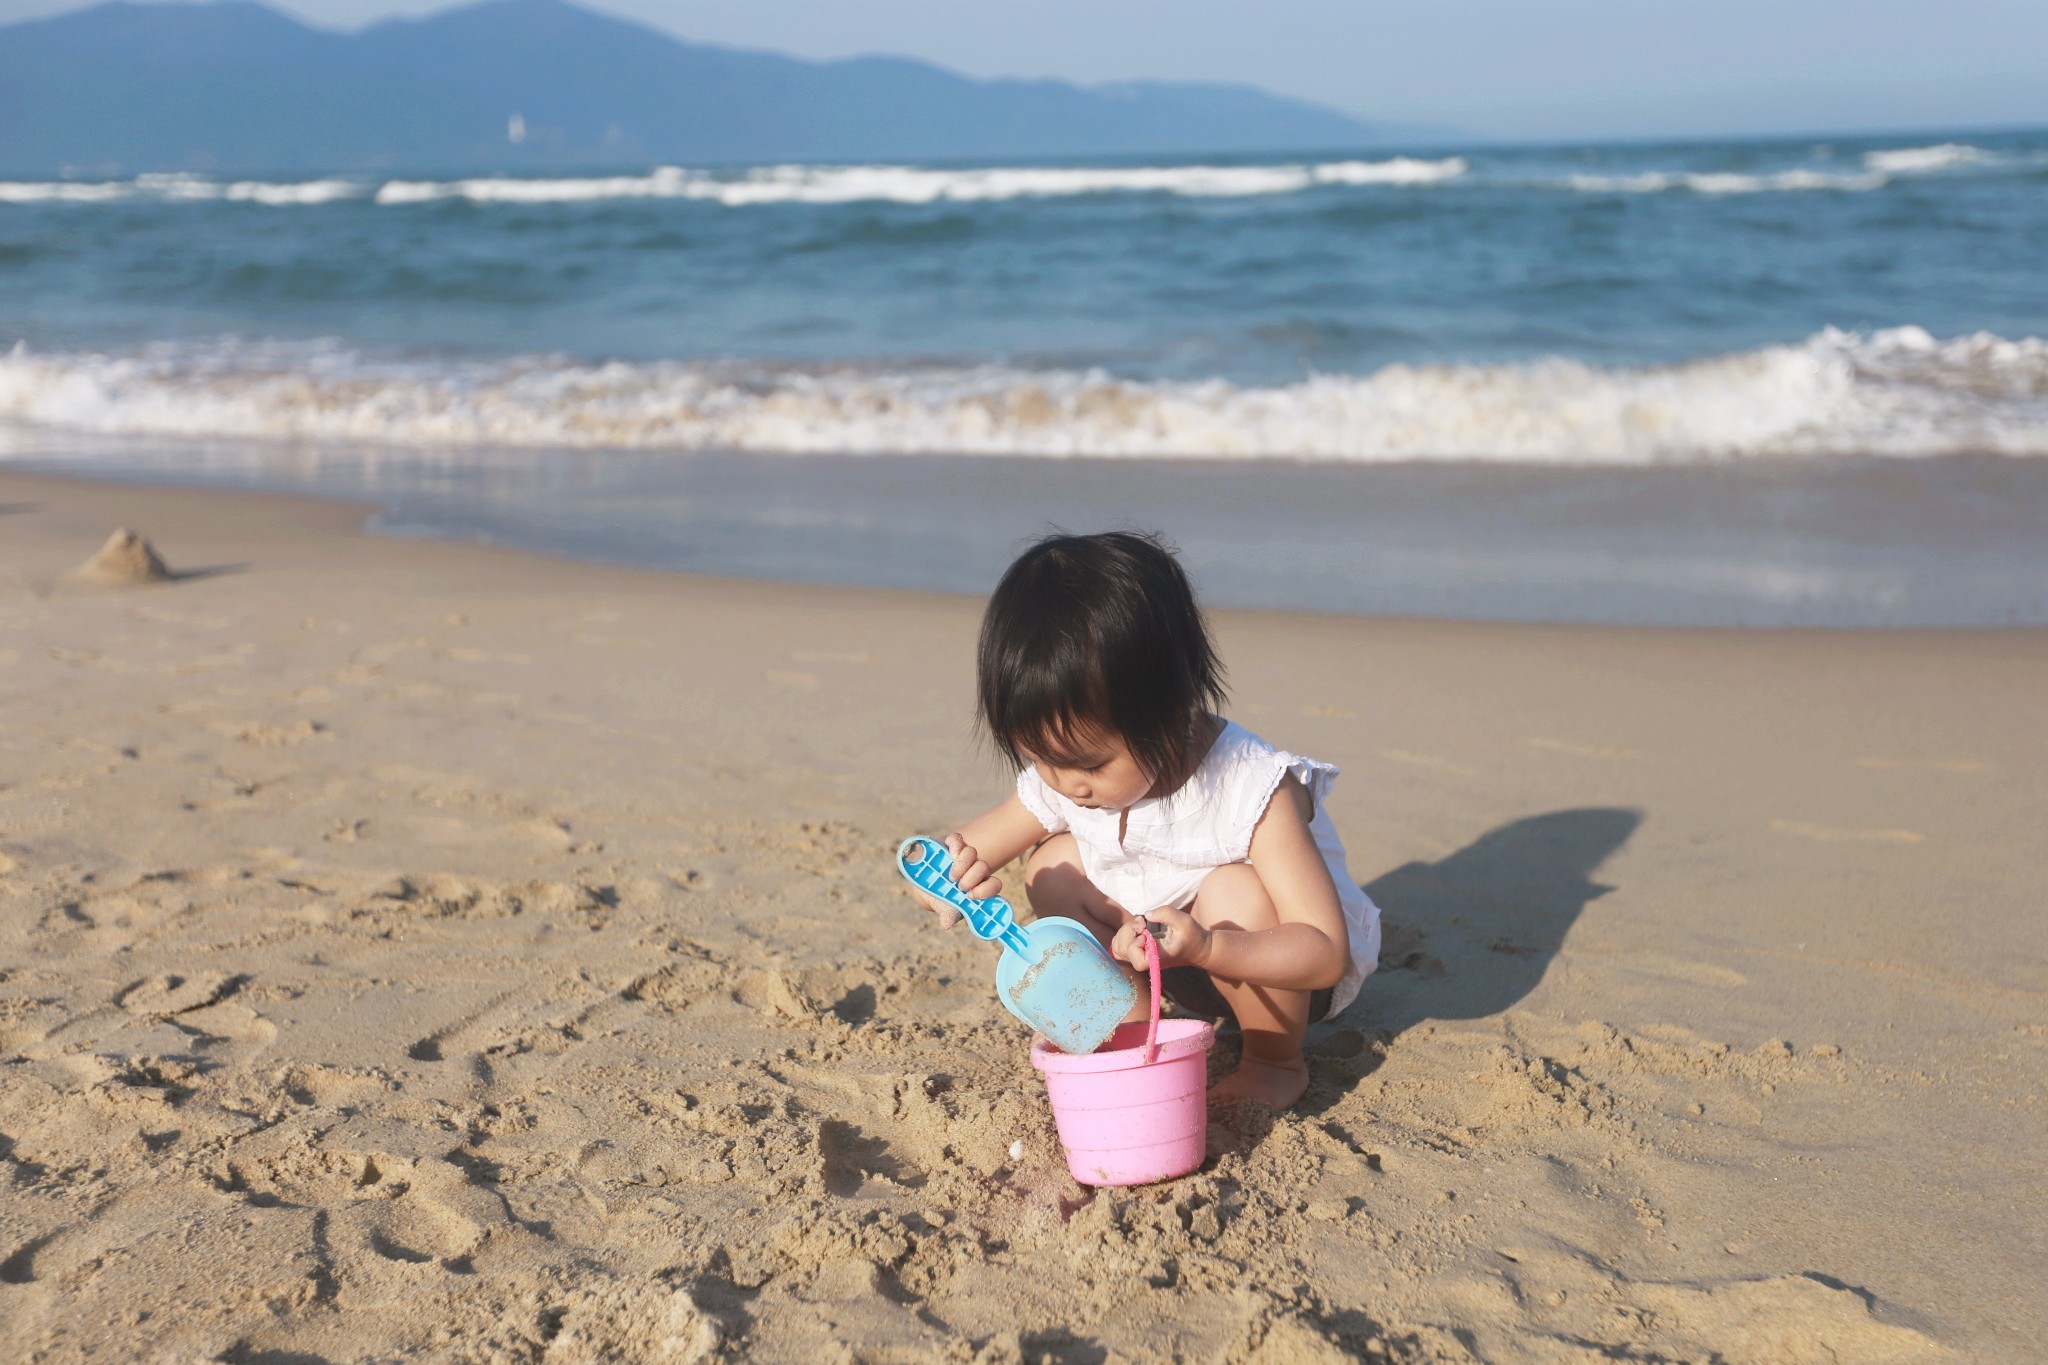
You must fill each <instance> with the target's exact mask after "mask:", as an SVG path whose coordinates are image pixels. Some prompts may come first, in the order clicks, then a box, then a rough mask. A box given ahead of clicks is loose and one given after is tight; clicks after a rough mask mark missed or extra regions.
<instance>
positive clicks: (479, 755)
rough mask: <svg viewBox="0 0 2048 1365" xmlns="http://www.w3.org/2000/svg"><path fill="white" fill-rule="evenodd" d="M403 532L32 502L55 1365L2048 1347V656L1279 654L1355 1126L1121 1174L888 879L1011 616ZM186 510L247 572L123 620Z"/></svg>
mask: <svg viewBox="0 0 2048 1365" xmlns="http://www.w3.org/2000/svg"><path fill="white" fill-rule="evenodd" d="M360 522H361V516H360V505H359V504H356V505H350V504H337V503H335V502H331V501H326V500H313V499H307V498H301V497H289V496H283V495H277V494H270V493H227V492H221V491H206V490H190V489H171V488H163V487H156V486H151V485H146V484H135V483H100V482H93V481H87V480H81V479H73V478H63V477H57V476H45V475H40V474H37V475H25V474H22V473H19V472H17V471H16V470H13V469H6V468H0V712H4V714H6V715H7V717H8V720H9V723H8V724H7V725H6V726H4V727H0V945H4V947H0V959H4V961H5V962H6V963H7V964H8V966H7V969H6V970H5V972H4V973H0V1060H4V1063H5V1064H4V1065H0V1134H4V1135H5V1137H6V1140H7V1146H6V1148H5V1152H6V1155H7V1156H8V1158H9V1159H10V1160H11V1161H12V1162H13V1163H14V1169H15V1171H16V1172H17V1184H16V1190H17V1194H16V1197H15V1198H14V1199H13V1200H11V1201H9V1203H8V1204H7V1205H6V1206H5V1207H4V1208H0V1265H5V1266H6V1267H7V1268H8V1273H7V1274H6V1275H5V1276H0V1319H4V1320H6V1321H8V1322H9V1323H10V1325H11V1333H10V1336H11V1339H12V1340H14V1341H16V1342H18V1343H20V1345H19V1346H18V1347H17V1348H16V1349H18V1350H19V1352H20V1356H21V1358H29V1357H31V1356H32V1355H34V1354H36V1353H41V1354H42V1356H43V1357H44V1358H71V1357H74V1356H80V1355H84V1354H86V1353H88V1352H97V1353H99V1354H103V1355H132V1354H138V1353H143V1352H146V1351H159V1352H172V1353H180V1354H185V1355H189V1356H191V1357H193V1358H198V1359H211V1358H215V1357H223V1356H224V1357H229V1358H246V1357H249V1356H253V1355H258V1354H261V1353H264V1352H269V1351H282V1352H310V1353H314V1354H319V1355H323V1356H327V1357H329V1358H354V1357H356V1356H359V1355H363V1354H369V1353H377V1354H383V1355H391V1354H400V1353H406V1352H411V1353H417V1354H429V1355H439V1356H447V1357H461V1358H468V1359H476V1360H492V1361H498V1360H503V1361H515V1360H535V1359H541V1358H547V1359H551V1360H558V1359H568V1360H577V1359H598V1358H604V1357H606V1356H610V1357H613V1358H617V1357H621V1356H624V1357H633V1356H644V1355H647V1354H649V1353H650V1352H652V1351H654V1350H656V1349H657V1348H659V1346H660V1344H661V1343H662V1342H665V1341H682V1342H686V1343H689V1342H694V1343H699V1344H701V1345H703V1346H704V1351H705V1354H707V1355H708V1354H710V1353H711V1351H712V1350H713V1349H714V1348H715V1349H717V1350H723V1351H725V1352H727V1353H728V1354H732V1355H736V1356H745V1357H746V1358H751V1359H757V1360H763V1361H782V1360H789V1361H807V1362H808V1361H816V1360H819V1359H823V1358H830V1353H831V1352H833V1351H835V1350H838V1349H839V1348H840V1347H842V1346H844V1347H851V1348H853V1349H855V1350H856V1351H858V1352H860V1353H862V1354H863V1355H865V1356H879V1357H886V1358H895V1359H934V1360H940V1359H953V1358H958V1359H962V1360H971V1359H974V1358H976V1354H977V1353H983V1354H984V1355H985V1357H986V1358H987V1359H989V1360H998V1359H1010V1358H1028V1357H1029V1356H1030V1355H1031V1354H1032V1353H1034V1352H1039V1353H1050V1354H1051V1355H1052V1356H1053V1357H1054V1358H1057V1359H1068V1358H1072V1359H1123V1360H1130V1361H1138V1360H1144V1359H1149V1358H1156V1357H1157V1355H1158V1354H1160V1352H1161V1351H1162V1349H1165V1348H1166V1347H1170V1348H1171V1349H1172V1350H1175V1351H1177V1352H1179V1353H1180V1354H1181V1355H1182V1356H1183V1357H1184V1358H1187V1359H1189V1360H1225V1359H1229V1360H1244V1361H1260V1360H1263V1361H1267V1362H1269V1363H1270V1365H1278V1362H1280V1361H1283V1360H1285V1361H1292V1360H1308V1361H1321V1360H1336V1359H1344V1358H1358V1357H1361V1356H1363V1357H1366V1358H1375V1359H1396V1360H1403V1361H1407V1360H1443V1361H1456V1360H1471V1359H1485V1360H1489V1361H1493V1360H1540V1359H1548V1358H1552V1354H1551V1353H1554V1352H1555V1351H1557V1350H1560V1349H1566V1348H1567V1347H1569V1348H1570V1349H1575V1350H1581V1351H1586V1352H1603V1351H1605V1352H1610V1353H1611V1352H1614V1351H1618V1350H1621V1349H1623V1348H1627V1349H1631V1350H1636V1351H1639V1352H1643V1353H1649V1352H1656V1353H1660V1354H1662V1355H1664V1356H1667V1357H1672V1358H1702V1357H1706V1356H1709V1355H1713V1354H1717V1353H1718V1354H1719V1355H1720V1356H1722V1357H1723V1358H1725V1359H1728V1360H1731V1361H1765V1360H1786V1359H1824V1358H1828V1355H1829V1353H1833V1355H1835V1356H1836V1357H1839V1358H1844V1359H1858V1360H1867V1361H1896V1362H1919V1361H1929V1362H1932V1361H1938V1360H1945V1359H1955V1358H1977V1359H1990V1358H2009V1359H2017V1358H2023V1357H2024V1356H2025V1355H2026V1353H2027V1352H2028V1350H2030V1349H2031V1346H2032V1343H2034V1342H2037V1341H2038V1340H2040V1339H2041V1337H2042V1335H2043V1333H2044V1331H2048V1319H2044V1317H2043V1312H2042V1308H2041V1306H2040V1304H2039V1302H2038V1297H2037V1296H2036V1295H2035V1294H2034V1293H2033V1291H2032V1281H2033V1279H2034V1277H2035V1276H2034V1267H2036V1266H2038V1265H2039V1264H2040V1263H2041V1259H2042V1257H2043V1255H2044V1254H2048V1244H2044V1241H2043V1234H2042V1232H2041V1230H2040V1229H2039V1228H2038V1227H2037V1226H2035V1224H2036V1223H2037V1222H2038V1220H2036V1219H2032V1218H2031V1217H2030V1216H2029V1214H2030V1212H2031V1210H2033V1209H2035V1208H2038V1207H2040V1206H2041V1203H2042V1201H2043V1200H2044V1199H2048V1187H2044V1186H2043V1183H2042V1181H2043V1177H2042V1171H2043V1170H2044V1169H2048V1151H2044V1149H2043V1140H2042V1137H2041V1133H2042V1131H2043V1125H2042V1123H2041V1118H2042V1114H2043V1110H2044V1106H2048V1034H2044V1033H2043V1031H2042V1029H2041V1025H2040V1020H2041V1019H2042V1017H2043V1007H2044V1003H2048V927H2044V925H2043V924H2042V923H2041V922H2040V917H2039V916H2038V915H2030V914H2028V913H2026V912H2027V909H2028V907H2030V906H2031V905H2032V904H2034V903H2035V901H2037V900H2038V893H2039V868H2040V867H2041V866H2042V864H2043V860H2044V856H2048V844H2044V837H2048V836H2044V834H2043V830H2044V829H2048V812H2044V811H2043V809H2042V793H2043V792H2044V791H2048V736H2044V735H2043V733H2042V731H2041V727H2040V725H2039V718H2040V711H2041V703H2040V700H2039V699H2040V697H2042V696H2043V695H2048V630H2043V629H2040V628H2034V627H2016V628H2012V627H2008V628H1987V629H1956V630H1855V631H1838V630H1827V629H1783V630H1719V629H1713V630H1706V629H1691V628H1688V629H1664V628H1654V627H1608V626H1575V625H1526V624H1514V623H1505V624H1489V623H1472V622H1459V621H1433V620H1404V619H1387V618H1372V617H1359V616H1339V615H1314V614H1308V613H1299V612H1294V613H1290V612H1279V611H1247V610H1239V609H1235V608H1229V607H1225V608H1222V609H1219V610H1217V611H1216V612H1215V613H1214V614H1215V617H1216V623H1217V630H1218V634H1219V640H1220V644H1221V646H1222V649H1223V652H1224V655H1225V659H1226V662H1227V663H1228V665H1229V666H1230V670H1231V679H1232V684H1233V706H1232V714H1233V715H1234V716H1235V717H1236V718H1238V719H1241V720H1243V721H1244V722H1245V723H1246V724H1247V725H1249V726H1250V727H1251V728H1253V729H1254V730H1257V731H1258V732H1260V733H1261V734H1263V735H1265V736H1266V737H1267V738H1269V739H1271V740H1273V741H1274V742H1275V743H1278V744H1281V745H1283V746H1284V747H1288V748H1292V749H1296V750H1298V751H1300V752H1305V753H1309V754H1313V755H1315V756H1316V757H1318V758H1324V759H1329V760H1331V761H1334V762H1336V763H1338V764H1339V765H1340V766H1341V767H1342V768H1343V769H1344V777H1343V778H1342V779H1341V780H1340V781H1339V783H1338V786H1337V789H1336V792H1335V794H1334V795H1333V798H1332V803H1331V809H1332V813H1333V816H1334V817H1335V818H1336V820H1337V823H1338V826H1339V828H1340V830H1341V831H1342V833H1343V835H1344V837H1345V840H1346V846H1347V849H1348V851H1349V854H1350V861H1351V871H1352V873H1353V875H1354V876H1356V877H1357V878H1358V879H1359V880H1360V881H1361V883H1363V884H1365V885H1367V886H1368V887H1370V888H1371V890H1372V894H1373V895H1374V898H1375V900H1376V901H1378V902H1379V903H1380V905H1381V906H1382V908H1383V910H1384V911H1385V913H1386V917H1387V924H1388V942H1387V950H1386V953H1385V954H1384V955H1383V958H1382V967H1381V971H1380V972H1379V973H1378V974H1376V975H1375V976H1373V977H1372V978H1370V979H1368V981H1367V983H1366V987H1365V992H1364V994H1363V995H1362V996H1361V998H1360V1002H1359V1003H1358V1005H1356V1006H1354V1007H1353V1009H1352V1010H1351V1011H1348V1012H1347V1013H1346V1014H1345V1015H1342V1016H1339V1017H1338V1018H1337V1019H1335V1020H1333V1021H1331V1022H1330V1023H1329V1024H1327V1025H1324V1026H1319V1028H1318V1029H1317V1030H1316V1031H1315V1032H1314V1033H1313V1034H1312V1037H1311V1046H1310V1060H1311V1068H1312V1072H1313V1084H1312V1088H1311V1091H1310V1093H1309V1095H1308V1097H1307V1098H1306V1099H1305V1100H1304V1102H1303V1103H1302V1104H1301V1105H1299V1106H1297V1107H1296V1108H1295V1109H1294V1110H1291V1111H1289V1112H1288V1113H1285V1114H1282V1115H1269V1114H1265V1113H1263V1112H1259V1113H1220V1112H1219V1113H1217V1114H1214V1115H1212V1118H1211V1139H1212V1160H1211V1162H1210V1164H1209V1165H1208V1166H1206V1167H1205V1169H1204V1170H1203V1172H1202V1173H1200V1174H1198V1175H1197V1176H1195V1177H1191V1178H1189V1179H1188V1180H1185V1181H1181V1182H1175V1183H1174V1184H1172V1185H1168V1186H1161V1187H1156V1188H1151V1189H1144V1190H1134V1191H1121V1192H1118V1191H1102V1192H1097V1193H1094V1194H1092V1195H1091V1194H1089V1193H1087V1192H1085V1191H1082V1190H1080V1189H1079V1187H1076V1186H1074V1185H1073V1184H1072V1183H1071V1181H1070V1180H1068V1178H1067V1177H1066V1175H1065V1173H1064V1169H1063V1167H1062V1165H1061V1163H1060V1158H1059V1152H1058V1148H1057V1144H1056V1141H1055V1139H1054V1137H1053V1133H1052V1129H1051V1123H1050V1119H1049V1115H1048V1112H1047V1110H1046V1108H1045V1105H1044V1102H1043V1096H1042V1090H1041V1088H1040V1086H1039V1082H1038V1080H1037V1077H1036V1076H1035V1074H1034V1073H1032V1072H1031V1071H1030V1070H1029V1067H1028V1064H1026V1063H1025V1062H1024V1061H1023V1051H1024V1048H1023V1041H1024V1040H1023V1039H1022V1038H1021V1037H1020V1036H1019V1035H1018V1032H1017V1030H1016V1029H1015V1028H1014V1027H1013V1026H1012V1025H1011V1024H1010V1023H1009V1022H1008V1021H1007V1019H1006V1017H1005V1016H1004V1015H1003V1014H1002V1012H1001V1010H1000V1007H999V1006H997V1005H996V1004H995V1002H994V1000H993V998H992V996H991V994H990V992H989V991H988V989H987V986H986V975H987V972H988V967H989V964H988V961H987V957H986V953H985V950H983V949H982V947H981V945H978V944H975V943H973V942H972V941H971V940H968V939H967V938H966V937H965V936H964V935H960V934H955V935H950V936H949V935H943V934H940V933H938V932H936V931H935V930H933V929H931V928H930V926H929V925H928V924H926V923H924V922H923V920H922V918H921V917H920V916H918V915H917V914H916V913H915V912H914V911H913V910H911V909H910V908H909V906H908V903H907V900H906V898H905V897H904V896H903V894H902V892H901V891H900V889H899V888H898V887H896V885H895V884H894V882H893V873H891V871H890V870H889V868H888V866H887V857H886V855H887V850H888V849H889V848H890V847H893V845H894V842H895V840H896V838H898V837H900V836H901V834H903V833H905V832H908V831H911V830H919V829H934V828H940V827H942V826H943V825H944V824H945V822H948V821H957V820H958V819H960V818H961V817H962V814H963V813H964V812H970V811H972V810H975V809H979V808H980V807H981V806H982V805H985V804H986V803H987V801H988V800H989V799H991V793H993V792H995V791H997V790H999V789H1000V785H1001V782H1002V780H1003V779H1002V775H1001V774H1000V773H998V772H996V771H995V770H994V769H993V768H992V767H991V766H990V765H989V764H988V763H987V762H986V761H985V760H984V759H983V758H981V757H980V756H979V755H978V754H977V753H976V752H975V750H974V749H973V747H972V744H971V740H970V736H969V734H968V731H967V725H966V722H967V719H968V709H969V705H970V699H971V676H970V675H971V668H972V652H971V641H972V638H973V632H974V626H975V621H976V618H977V616H978V611H979V605H978V602H977V601H975V600H974V599H973V598H971V597H967V596H955V595H950V594H944V593H938V592H903V591H884V590H878V589H872V588H854V587H818V586H811V585H803V584H787V583H774V582H764V581H758V580H745V579H735V578H722V577H712V576H702V575H689V574H679V573H668V572H653V571H643V570H635V569H621V568H614V567H608V566H603V565H593V564H588V563H583V562H577V561H570V560H559V559H554V558H549V557H547V556H545V555H542V554H537V553H531V552H526V551H519V550H512V551H510V552H507V551H506V550H505V549H503V548H500V547H491V546H476V545H469V544H463V543H458V542H446V541H432V540H426V539H416V538H409V537H383V536H373V535H370V534H366V533H364V532H363V531H362V530H361V529H360ZM123 523H125V524H128V525H131V526H133V527H134V528H135V529H137V530H139V531H142V532H143V533H144V534H146V535H148V536H150V537H151V538H152V539H153V540H154V542H155V544H156V546H157V548H158V549H159V550H160V551H161V552H162V553H163V554H164V556H165V558H166V559H168V560H169V561H170V564H171V567H172V568H173V569H179V570H211V571H213V572H211V573H209V574H208V575H207V576H203V577H194V578H190V579H186V580H184V581H179V582H173V583H170V584H165V585H160V586H151V587H146V588H135V589H126V590H112V589H85V588H80V587H74V586H71V585H68V584H65V583H63V582H61V581H60V579H61V575H62V574H64V573H65V572H66V571H68V570H69V569H70V568H72V567H73V566H75V565H76V564H77V563H78V562H79V561H81V560H83V559H84V558H85V557H86V556H87V555H90V554H91V553H92V552H93V551H94V550H95V549H97V548H98V546H99V544H100V542H101V541H102V540H104V539H105V537H106V535H107V534H108V532H110V531H111V530H113V529H114V527H115V526H116V525H119V524H123ZM1013 1143H1015V1144H1020V1145H1019V1147H1018V1150H1019V1151H1020V1152H1021V1153H1022V1154H1021V1155H1020V1156H1015V1157H1013V1156H1011V1155H1010V1151H1011V1145H1012V1144H1013ZM1964 1247H1968V1248H1969V1254H1968V1255H1967V1256H1964V1255H1962V1254H1960V1252H1961V1249H1962V1248H1964ZM138 1302H146V1303H149V1304H150V1305H151V1306H152V1316H151V1317H150V1318H149V1319H148V1321H146V1322H139V1321H136V1320H135V1319H134V1315H133V1313H132V1311H131V1310H132V1308H133V1305H134V1304H136V1303H138ZM1162 1343H1164V1344H1165V1345H1164V1346H1163V1345H1162ZM1375 1343H1376V1344H1375ZM1561 1343H1562V1344H1563V1345H1561Z"/></svg>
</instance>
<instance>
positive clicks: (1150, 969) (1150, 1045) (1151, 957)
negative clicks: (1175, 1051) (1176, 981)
mask: <svg viewBox="0 0 2048 1365" xmlns="http://www.w3.org/2000/svg"><path fill="white" fill-rule="evenodd" d="M1141 923H1143V924H1144V926H1145V932H1144V933H1142V934H1140V935H1139V936H1138V937H1140V938H1142V939H1144V940H1145V971H1146V974H1147V975H1149V976H1150V977H1151V978H1152V1008H1151V1012H1150V1013H1149V1015H1148V1016H1147V1023H1146V1027H1145V1065H1146V1066H1150V1065H1152V1063H1154V1062H1156V1061H1158V1060H1159V996H1160V981H1159V939H1158V937H1157V936H1156V935H1155V933H1154V926H1153V925H1152V923H1151V921H1149V920H1145V921H1141Z"/></svg>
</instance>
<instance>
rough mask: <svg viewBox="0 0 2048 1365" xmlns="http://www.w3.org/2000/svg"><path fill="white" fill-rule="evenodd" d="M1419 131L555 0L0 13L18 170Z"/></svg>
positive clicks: (1073, 150) (6, 130) (1120, 149)
mask: <svg viewBox="0 0 2048 1365" xmlns="http://www.w3.org/2000/svg"><path fill="white" fill-rule="evenodd" d="M1415 131H1417V130H1397V129H1389V128H1375V127H1371V126H1368V125H1366V124H1363V123H1360V122H1359V121H1358V120H1356V119H1353V118H1350V117H1349V116H1347V115H1345V114H1342V113H1339V112H1337V111H1335V110H1332V109H1326V108H1323V107H1321V106H1318V105H1314V104H1308V103H1304V102H1302V101H1299V100H1292V99H1285V98H1282V97H1280V96H1277V95H1270V94H1267V93H1265V92H1264V91H1261V90H1255V89H1252V88H1250V87H1248V86H1236V85H1180V84H1162V83H1153V82H1142V83H1135V82H1134V83H1131V84H1121V85H1098V86H1085V87H1084V86H1075V85H1070V84H1068V83H1066V82H1063V81H1049V80H1041V81H1025V80H997V81H980V80H971V79H969V78H967V77H964V76H960V75H956V74H954V73H953V72H950V71H946V70H943V69H941V68H939V67H936V66H932V65H929V64H927V63H924V62H918V61H911V60H908V59H904V58H897V57H861V58H855V59H852V60H847V61H834V62H810V61H800V60H797V59H796V58H792V57H784V56H778V55H776V54H773V53H767V52H748V51H741V50H738V49H734V48H725V47H714V46H708V45H705V44H700V43H686V42H682V41H679V40H678V39H675V38H672V37H670V36H669V35H667V34H665V33H661V32H658V31H657V30H655V29H651V28H648V27H645V26H643V25H641V24H637V23H632V22H628V21H626V20H622V19H617V18H614V17H612V16H610V15H605V14H599V13H597V12H595V11H592V10H588V9H583V8H580V7H579V6H576V5H572V4H568V3H566V0H483V3H481V4H473V5H467V6H464V7H461V8H457V9H449V10H443V11H441V12H439V13H436V14H432V15H428V16H427V17H425V18H421V19H395V20H390V21H387V22H384V23H379V24H375V25H373V26H371V27H369V28H366V29H364V30H362V31H361V32H358V33H338V32H333V31H329V30H325V29H317V28H312V27H309V26H307V25H305V24H303V23H300V22H299V21H298V20H296V19H294V18H292V17H291V16H289V15H286V14H282V13H280V12H278V11H277V10H274V9H270V8H268V7H267V6H264V5H261V4H256V3H252V0H220V3H214V4H130V3H126V0H113V2H112V3H108V4H102V5H96V6H94V7H92V8H89V9H83V10H77V11H74V12H72V13H69V14H64V15H60V16H57V17H55V18H50V19H40V20H32V21H28V22H25V23H17V24H13V25H9V26H7V27H4V28H0V173H5V174H11V175H22V174H31V175H48V174H56V173H65V172H68V173H72V174H98V175H104V174H134V173H139V172H148V171H179V170H186V171H250V172H271V173H276V172H307V171H350V170H373V169H385V168H399V167H404V168H416V169H418V168H434V169H448V170H455V169H472V168H495V169H506V170H519V169H526V168H536V169H537V168H543V167H546V168H562V167H570V166H579V165H580V166H593V165H618V164H631V163H635V162H640V163H644V162H648V161H676V162H683V163H687V164H693V165H715V164H722V163H750V162H773V161H863V160H876V159H890V160H938V159H950V158H960V159H981V158H989V159H994V158H1011V157H1031V156H1056V155H1064V156H1086V155H1121V154H1152V153H1156V154H1175V153H1180V154H1188V153H1218V152H1222V153H1228V152H1271V151H1283V150H1286V151H1291V150H1310V149H1313V150H1328V149H1337V148H1348V147H1363V146H1370V145H1374V144H1381V143H1384V142H1386V141H1388V140H1389V139H1390V138H1392V137H1394V136H1396V135H1400V134H1402V133H1409V134H1412V133H1413V132H1415Z"/></svg>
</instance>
